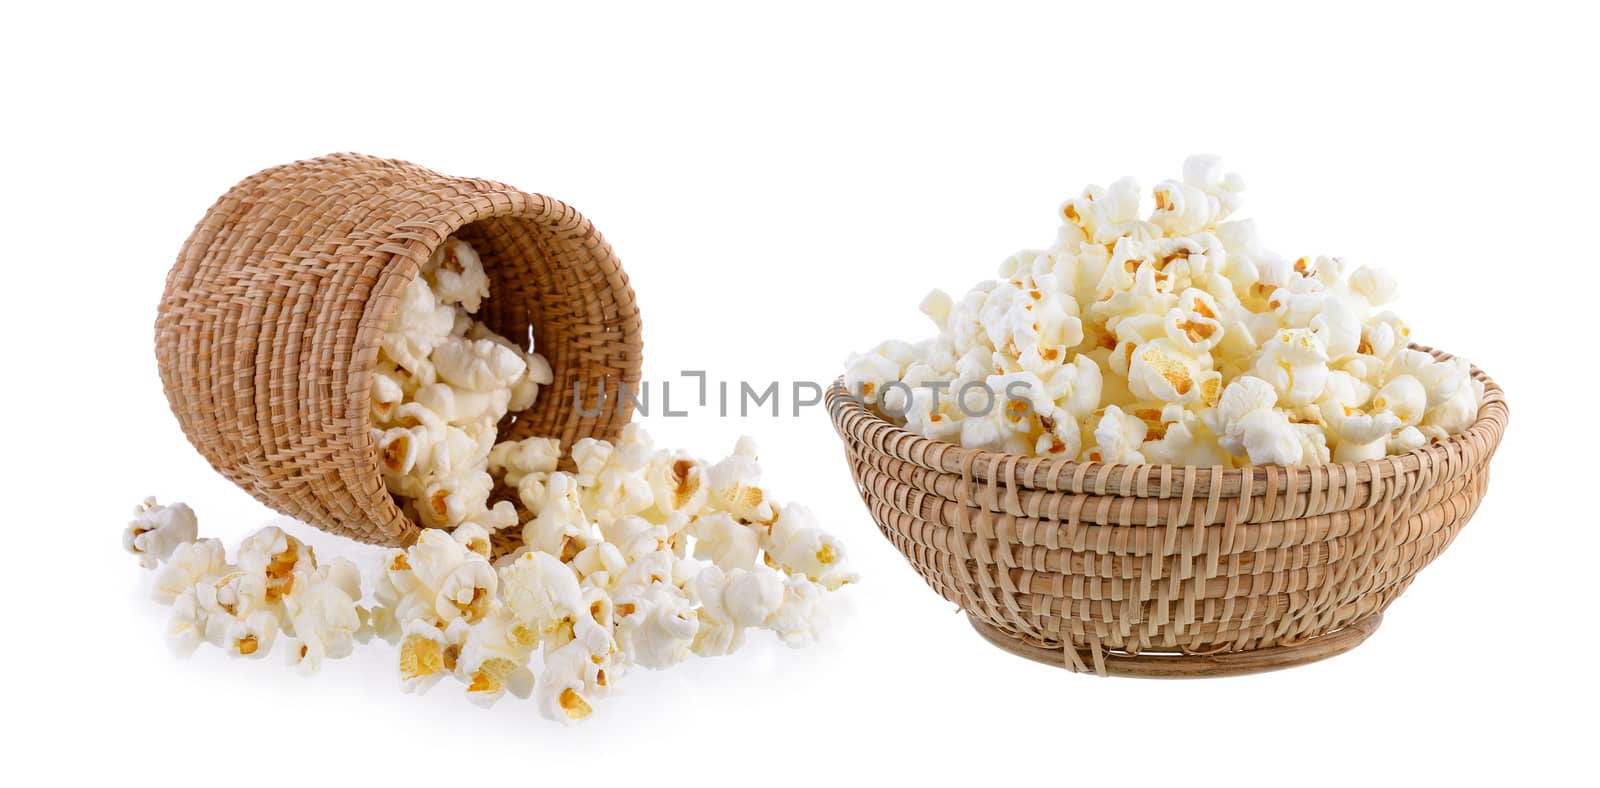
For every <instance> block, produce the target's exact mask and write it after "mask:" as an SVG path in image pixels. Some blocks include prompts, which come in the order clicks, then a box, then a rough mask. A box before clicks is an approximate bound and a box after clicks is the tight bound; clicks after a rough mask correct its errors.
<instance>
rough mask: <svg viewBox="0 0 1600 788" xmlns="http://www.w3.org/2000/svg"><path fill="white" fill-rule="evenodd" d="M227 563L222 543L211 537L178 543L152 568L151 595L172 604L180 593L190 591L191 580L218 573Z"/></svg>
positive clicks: (196, 580) (191, 588) (198, 579)
mask: <svg viewBox="0 0 1600 788" xmlns="http://www.w3.org/2000/svg"><path fill="white" fill-rule="evenodd" d="M227 565H228V562H227V555H226V553H225V552H224V551H223V547H222V543H221V542H219V541H217V540H215V539H199V540H196V541H193V542H188V543H185V544H180V545H178V546H177V547H176V548H174V549H173V551H172V555H171V556H170V557H169V558H168V559H167V561H166V563H164V564H162V565H161V567H160V569H158V570H156V574H155V583H154V585H153V587H152V596H154V597H155V598H156V600H157V601H159V602H163V603H165V604H169V605H171V604H174V603H175V602H176V600H177V598H178V597H179V596H181V595H182V594H184V593H193V591H194V587H195V584H196V583H199V582H200V581H201V580H202V579H203V578H205V577H207V576H209V575H219V574H222V573H223V571H224V570H225V569H226V567H227Z"/></svg>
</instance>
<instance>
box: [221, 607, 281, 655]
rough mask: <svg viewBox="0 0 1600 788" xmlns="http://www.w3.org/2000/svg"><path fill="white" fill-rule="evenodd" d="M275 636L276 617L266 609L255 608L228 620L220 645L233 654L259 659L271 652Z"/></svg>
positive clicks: (276, 629)
mask: <svg viewBox="0 0 1600 788" xmlns="http://www.w3.org/2000/svg"><path fill="white" fill-rule="evenodd" d="M277 637H278V617H277V616H275V615H273V614H272V612H271V611H268V610H255V611H252V612H250V613H248V614H246V615H245V616H244V617H243V618H232V619H229V620H228V622H227V628H226V630H225V632H224V634H223V638H222V646H223V648H225V649H227V651H228V653H229V654H232V655H234V656H240V657H250V658H252V659H260V658H262V657H265V656H266V655H267V654H269V653H271V652H272V644H273V643H274V642H275V641H276V640H277Z"/></svg>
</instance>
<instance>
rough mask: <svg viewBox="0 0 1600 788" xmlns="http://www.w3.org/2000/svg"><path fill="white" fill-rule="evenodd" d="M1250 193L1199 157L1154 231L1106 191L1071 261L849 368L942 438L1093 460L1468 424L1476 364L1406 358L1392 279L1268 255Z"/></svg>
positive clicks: (1241, 457) (1020, 270)
mask: <svg viewBox="0 0 1600 788" xmlns="http://www.w3.org/2000/svg"><path fill="white" fill-rule="evenodd" d="M1242 189H1243V181H1242V180H1241V179H1240V178H1239V176H1237V175H1235V174H1233V173H1229V172H1226V171H1225V170H1224V169H1223V167H1222V164H1221V162H1220V160H1218V159H1217V158H1216V157H1211V156H1195V157H1191V158H1190V159H1189V160H1188V161H1186V162H1185V163H1184V168H1183V177H1182V179H1180V180H1167V181H1162V182H1160V183H1158V184H1157V185H1156V186H1155V188H1154V189H1153V190H1152V195H1153V202H1154V209H1153V212H1151V213H1150V214H1148V216H1149V218H1148V219H1147V220H1146V219H1141V218H1140V216H1141V214H1140V194H1139V187H1138V184H1137V183H1136V182H1134V181H1133V180H1132V179H1127V178H1125V179H1122V180H1119V181H1116V182H1115V183H1113V184H1111V186H1109V187H1106V188H1101V187H1099V186H1090V187H1088V188H1087V189H1085V190H1084V191H1083V192H1082V194H1080V195H1079V196H1078V197H1075V198H1072V199H1070V200H1067V201H1066V203H1064V204H1063V205H1062V207H1061V212H1060V217H1061V220H1062V225H1061V228H1060V231H1059V232H1058V234H1057V238H1056V242H1055V244H1054V245H1052V246H1051V247H1050V248H1048V249H1045V250H1027V251H1022V252H1018V253H1017V254H1015V255H1012V256H1011V257H1009V258H1007V259H1006V260H1005V261H1004V262H1002V263H1001V265H1000V267H999V278H997V279H993V280H986V281H982V282H979V283H978V284H976V285H974V286H973V287H972V289H971V290H970V291H969V292H968V293H967V294H966V295H965V296H962V297H960V298H952V297H951V296H950V295H949V294H947V293H944V292H943V291H934V292H932V293H930V294H929V295H928V297H927V298H926V299H924V301H923V303H922V304H921V307H920V308H921V309H922V311H923V312H924V313H925V314H927V315H928V316H929V318H930V319H931V320H932V321H933V323H934V325H935V326H936V327H937V329H938V333H937V334H936V335H935V336H934V337H932V338H930V339H927V340H924V341H922V342H918V343H915V344H910V343H906V342H897V341H891V342H885V343H882V344H880V345H878V346H877V347H875V348H873V349H872V350H869V351H867V352H866V353H861V354H853V355H851V356H850V357H849V359H847V361H846V370H845V385H846V387H847V388H848V389H849V390H850V391H851V392H852V393H853V394H854V395H856V396H857V397H859V398H860V399H861V400H862V401H863V402H864V403H865V404H866V405H868V406H870V407H873V408H876V409H877V411H878V412H879V414H880V415H881V416H883V417H884V418H886V419H888V420H890V421H893V422H895V423H898V424H901V425H903V426H904V427H905V428H906V429H908V430H910V431H912V432H915V433H917V434H920V435H923V436H925V437H928V438H932V439H935V440H943V441H951V442H958V443H960V444H961V445H963V446H965V447H968V448H975V449H988V450H993V451H1005V452H1013V453H1021V454H1033V455H1036V456H1044V457H1050V456H1055V457H1065V458H1078V459H1082V460H1087V461H1102V462H1123V463H1167V464H1183V465H1190V464H1192V465H1221V466H1224V467H1241V466H1246V465H1253V464H1263V463H1274V462H1278V463H1288V464H1306V463H1319V462H1326V461H1328V460H1329V459H1330V458H1333V459H1338V460H1339V461H1341V462H1342V461H1353V460H1359V459H1372V458H1377V457H1382V456H1385V455H1386V454H1392V453H1397V452H1404V451H1410V450H1413V449H1415V448H1417V447H1419V446H1421V445H1423V444H1424V443H1426V442H1427V441H1429V440H1441V439H1443V438H1445V437H1447V436H1448V435H1450V434H1452V433H1454V432H1459V431H1461V430H1465V429H1467V428H1468V427H1470V426H1471V424H1472V422H1473V420H1474V419H1475V418H1476V415H1477V409H1478V405H1479V404H1480V403H1481V401H1482V392H1481V388H1482V387H1481V385H1478V384H1476V383H1475V382H1474V381H1472V379H1471V376H1470V375H1469V374H1468V371H1469V367H1468V366H1467V365H1466V362H1464V361H1460V360H1453V361H1451V362H1446V363H1438V362H1435V361H1434V360H1433V359H1432V357H1431V356H1428V355H1427V354H1425V353H1419V352H1417V351H1413V350H1408V349H1407V345H1408V343H1409V336H1410V329H1409V328H1408V327H1406V325H1405V324H1404V323H1403V322H1402V321H1401V320H1400V319H1399V318H1398V317H1396V316H1395V315H1394V314H1392V313H1390V312H1387V311H1381V310H1382V309H1383V308H1384V307H1385V306H1387V305H1388V304H1389V303H1390V302H1391V301H1393V299H1394V294H1395V290H1396V287H1395V282H1394V279H1393V278H1392V277H1390V276H1389V275H1387V274H1385V273H1383V272H1381V271H1378V270H1376V269H1372V268H1368V267H1365V266H1352V265H1350V264H1348V263H1346V262H1345V261H1344V260H1342V259H1340V258H1337V257H1314V258H1313V257H1310V256H1305V257H1298V258H1286V257H1283V256H1281V255H1278V254H1275V253H1273V252H1272V251H1270V250H1268V249H1266V248H1265V247H1264V246H1263V245H1262V244H1261V242H1260V239H1259V232H1258V231H1257V228H1256V226H1255V224H1254V222H1252V221H1250V220H1234V219H1231V216H1232V214H1233V213H1234V212H1235V211H1236V210H1237V209H1238V207H1239V205H1240V193H1241V191H1242ZM1241 381H1250V382H1247V383H1244V384H1243V386H1242V387H1239V388H1236V389H1235V394H1234V396H1233V397H1232V399H1231V401H1230V402H1228V403H1223V402H1222V400H1223V397H1224V392H1225V391H1226V390H1227V389H1229V388H1233V387H1234V385H1235V384H1236V383H1240V382H1241ZM1409 381H1415V382H1417V383H1420V384H1421V386H1422V391H1423V392H1424V394H1425V398H1424V399H1425V401H1424V402H1423V403H1422V404H1421V405H1420V406H1419V405H1418V404H1417V398H1416V394H1417V389H1416V387H1415V386H1414V385H1413V384H1412V382H1409ZM1381 391H1386V393H1385V394H1384V395H1382V396H1380V392H1381ZM1269 393H1270V395H1271V397H1270V399H1269V398H1266V397H1265V396H1264V395H1266V394H1269Z"/></svg>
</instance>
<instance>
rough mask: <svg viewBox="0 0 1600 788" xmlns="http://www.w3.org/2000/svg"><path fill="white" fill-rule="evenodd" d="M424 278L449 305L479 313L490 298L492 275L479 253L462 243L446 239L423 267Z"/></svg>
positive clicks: (469, 312)
mask: <svg viewBox="0 0 1600 788" xmlns="http://www.w3.org/2000/svg"><path fill="white" fill-rule="evenodd" d="M422 274H423V276H426V277H427V278H428V281H429V284H431V285H433V290H434V292H435V293H437V294H438V296H439V301H440V302H442V303H445V304H459V305H460V306H461V308H462V309H465V310H466V311H467V313H468V314H472V313H476V312H477V311H478V308H479V307H480V306H481V305H482V303H483V299H485V298H488V297H489V275H488V274H487V273H485V272H484V270H483V261H482V260H481V259H480V258H479V257H478V253H477V252H476V251H474V250H473V248H472V247H471V246H470V245H468V244H467V243H465V242H463V241H461V240H460V239H457V238H454V237H451V238H446V239H445V241H444V243H442V244H439V247H438V248H437V249H434V250H433V255H432V256H431V257H429V258H428V261H427V262H426V263H425V264H423V266H422Z"/></svg>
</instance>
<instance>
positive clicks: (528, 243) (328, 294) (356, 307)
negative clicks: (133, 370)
mask: <svg viewBox="0 0 1600 788" xmlns="http://www.w3.org/2000/svg"><path fill="white" fill-rule="evenodd" d="M452 233H454V234H457V235H458V236H459V237H460V238H462V239H463V240H465V241H467V242H468V243H470V244H472V246H473V247H474V248H475V249H476V250H477V251H478V252H479V254H480V256H481V257H482V258H483V263H484V267H485V268H486V269H487V271H488V273H489V277H490V292H491V297H490V298H489V300H488V301H486V302H485V303H484V306H483V307H482V309H481V310H480V312H479V313H478V317H479V318H480V319H482V320H483V321H484V322H485V323H487V324H488V325H489V326H490V327H491V328H493V329H494V330H495V331H496V332H498V333H500V334H501V335H503V336H506V337H509V338H512V339H514V340H524V339H526V338H527V337H528V336H529V332H530V330H531V332H532V334H533V335H534V336H535V337H536V338H537V346H538V350H539V352H540V353H542V354H543V355H545V356H546V357H547V358H548V359H549V361H550V365H551V367H552V369H553V370H554V373H555V381H554V384H553V385H552V386H550V387H548V388H547V389H546V390H545V393H544V394H543V395H542V396H540V397H539V400H538V402H537V403H536V404H535V405H534V407H533V409H531V410H530V411H528V412H526V413H523V414H521V415H520V417H516V418H515V420H514V422H512V421H511V418H512V417H508V423H506V424H502V430H503V432H502V434H503V435H506V436H509V437H514V438H520V437H526V436H528V435H535V434H537V435H547V436H551V437H558V438H561V439H562V441H563V445H566V446H570V445H571V443H572V442H573V441H574V440H576V439H578V438H582V437H586V436H593V437H599V438H614V437H615V436H616V435H617V434H618V433H619V432H620V430H621V428H622V426H623V425H624V424H625V423H626V422H627V420H628V418H629V416H630V410H629V409H628V407H627V402H626V398H619V397H612V398H611V399H612V400H613V402H612V403H610V404H608V405H606V407H598V405H599V404H600V400H599V396H600V395H599V387H600V385H601V384H604V385H605V386H606V388H607V389H609V390H610V391H613V392H615V391H616V390H617V387H618V384H619V383H620V382H627V383H630V384H631V383H636V382H637V381H638V380H639V364H640V350H641V346H642V343H641V340H640V327H639V312H638V308H637V306H636V304H635V302H634V297H633V290H632V289H631V288H630V287H629V286H628V278H627V276H626V275H625V274H623V272H622V266H621V265H620V264H619V263H618V261H617V258H616V255H615V254H613V253H612V251H611V247H610V246H609V245H607V244H606V242H605V240H604V239H602V238H601V237H600V234H599V233H598V232H596V231H595V229H594V227H593V226H592V225H590V224H589V221H588V220H587V219H585V218H583V217H582V216H580V215H579V214H578V212H577V211H574V210H572V209H571V208H569V207H567V206H566V205H564V204H562V203H560V202H558V201H556V200H553V199H550V198H548V197H544V196H541V195H537V194H527V193H524V192H520V191H517V190H516V189H513V188H511V187H509V186H505V185H503V184H499V183H495V182H492V181H484V180H476V179H468V178H452V177H448V176H444V175H440V174H438V173H436V172H432V171H429V170H426V169H423V168H422V167H418V166H416V165H413V164H408V163H406V162H402V161H395V160H388V159H376V158H372V157H369V156H362V155H358V154H336V155H332V156H326V157H323V158H320V159H312V160H309V161H300V162H295V163H293V164H287V165H284V166H281V167H274V168H272V169H268V170H264V171H262V172H259V173H257V174H255V175H253V176H251V177H249V178H247V179H245V180H244V181H242V182H240V183H239V184H238V185H237V186H235V187H233V189H231V190H230V191H229V192H228V193H227V194H225V195H223V196H222V197H221V198H220V199H219V200H217V202H216V204H215V205H213V206H212V207H211V210H210V211H208V212H207V213H206V215H205V218H203V219H201V220H200V223H199V224H198V225H197V226H196V227H195V230H194V234H193V235H191V236H190V237H189V240H188V242H186V243H185V244H184V246H183V251H182V252H181V253H180V254H179V256H178V261H177V264H176V265H174V266H173V268H172V272H171V273H170V274H169V275H168V278H167V286H166V292H165V293H164V294H163V296H162V299H161V308H160V315H159V317H158V318H157V320H156V357H157V359H158V361H159V362H160V367H161V380H162V383H163V385H164V386H165V388H166V392H167V399H168V401H169V402H170V403H171V405H172V411H173V413H175V414H176V415H177V417H178V421H179V423H180V424H181V425H182V426H183V430H184V432H185V433H187V434H188V436H189V440H190V441H191V442H192V443H193V444H194V445H195V448H197V449H199V450H200V453H201V454H203V455H205V457H206V459H207V460H208V461H210V463H211V465H212V466H213V467H215V468H216V469H217V470H218V471H220V472H221V473H222V474H223V475H224V476H227V477H228V478H229V479H231V480H233V481H234V483H236V484H238V485H239V486H240V487H242V488H244V489H245V490H246V491H248V492H249V493H250V494H252V495H254V496H255V497H256V498H257V499H259V500H260V501H261V502H263V503H265V504H266V505H268V506H270V507H272V508H273V509H276V510H277V511H279V512H282V513H284V514H287V515H290V516H292V517H296V518H299V519H301V520H304V521H306V522H308V523H311V524H313V525H316V526H318V527H320V528H323V529H325V530H329V531H332V532H335V533H339V534H343V535H345V536H349V537H353V538H355V539H359V540H362V541H366V542H374V543H379V544H389V545H406V544H410V543H411V541H412V540H414V539H415V538H416V536H417V534H418V533H419V532H420V531H419V528H418V526H417V524H416V523H414V522H412V521H410V520H409V519H407V518H406V517H405V516H404V515H403V514H401V511H400V509H399V508H398V507H397V506H396V505H395V503H394V501H393V499H392V498H391V497H390V495H389V493H388V491H387V490H386V489H385V487H384V484H383V477H382V475H381V473H380V471H379V465H378V456H377V450H376V447H375V444H374V442H373V440H372V437H371V433H370V419H369V413H370V409H371V400H370V396H371V385H372V371H373V368H374V366H375V363H376V358H377V353H378V344H379V341H380V339H381V338H382V335H383V331H384V328H385V326H387V325H388V324H389V320H390V318H391V316H392V315H393V314H394V310H395V308H396V307H397V306H398V304H399V298H400V293H401V291H402V290H403V289H404V287H405V285H406V283H407V282H408V281H410V279H411V278H412V277H414V276H416V274H417V271H418V266H419V265H420V264H421V263H422V262H424V261H425V260H426V259H427V258H428V256H429V255H430V254H431V253H432V252H433V250H434V248H435V247H437V246H438V245H439V244H440V243H441V242H442V241H443V240H444V239H445V238H447V237H448V236H450V235H451V234H452ZM575 384H581V385H582V390H583V391H584V392H585V393H584V400H585V403H584V404H585V407H584V408H582V409H581V410H582V411H583V412H587V413H593V414H595V415H591V416H585V415H583V413H581V412H580V409H578V408H574V407H571V406H572V404H573V398H572V392H573V391H574V388H575Z"/></svg>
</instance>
